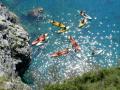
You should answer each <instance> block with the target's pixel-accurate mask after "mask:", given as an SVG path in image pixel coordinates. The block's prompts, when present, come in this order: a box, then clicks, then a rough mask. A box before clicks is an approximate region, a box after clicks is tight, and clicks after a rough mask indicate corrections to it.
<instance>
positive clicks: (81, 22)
mask: <svg viewBox="0 0 120 90" xmlns="http://www.w3.org/2000/svg"><path fill="white" fill-rule="evenodd" d="M83 20H84V19H82V20H80V23H79V26H78V27H79V28H82V27H84V26H85V25H86V24H87V21H86V22H85V23H83ZM86 20H87V19H86Z"/></svg>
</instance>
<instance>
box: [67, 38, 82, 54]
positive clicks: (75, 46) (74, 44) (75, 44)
mask: <svg viewBox="0 0 120 90" xmlns="http://www.w3.org/2000/svg"><path fill="white" fill-rule="evenodd" d="M68 39H69V40H70V43H71V44H72V47H73V48H74V49H75V52H77V51H80V50H81V49H80V46H79V45H78V43H77V42H76V41H75V39H74V38H73V37H72V36H69V37H68Z"/></svg>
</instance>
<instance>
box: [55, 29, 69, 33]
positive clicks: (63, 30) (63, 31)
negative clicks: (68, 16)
mask: <svg viewBox="0 0 120 90" xmlns="http://www.w3.org/2000/svg"><path fill="white" fill-rule="evenodd" d="M67 31H68V30H66V29H60V30H58V31H57V33H65V32H67Z"/></svg>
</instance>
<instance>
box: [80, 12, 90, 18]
mask: <svg viewBox="0 0 120 90" xmlns="http://www.w3.org/2000/svg"><path fill="white" fill-rule="evenodd" d="M80 15H81V16H82V17H84V18H87V19H92V18H91V17H90V16H89V15H87V14H86V12H85V11H80Z"/></svg>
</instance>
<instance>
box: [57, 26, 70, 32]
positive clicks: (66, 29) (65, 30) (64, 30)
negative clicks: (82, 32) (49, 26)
mask: <svg viewBox="0 0 120 90" xmlns="http://www.w3.org/2000/svg"><path fill="white" fill-rule="evenodd" d="M68 29H69V26H68V27H66V28H65V29H60V30H58V31H57V33H58V34H60V33H65V32H67V31H68Z"/></svg>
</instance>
